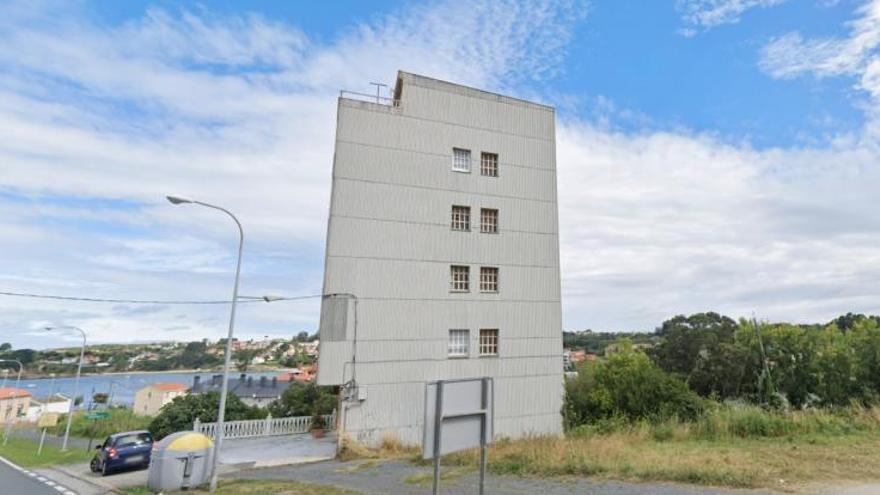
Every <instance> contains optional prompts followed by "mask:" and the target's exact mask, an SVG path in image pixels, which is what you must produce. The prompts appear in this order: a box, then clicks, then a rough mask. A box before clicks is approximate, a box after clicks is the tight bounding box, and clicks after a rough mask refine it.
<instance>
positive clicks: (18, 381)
mask: <svg viewBox="0 0 880 495" xmlns="http://www.w3.org/2000/svg"><path fill="white" fill-rule="evenodd" d="M0 363H17V364H18V378H16V379H15V388H16V389H19V388H20V387H21V370H22V369H23V368H24V365H22V364H21V361H19V360H18V359H0ZM4 371H6V370H4ZM10 407H11V406H10ZM15 420H16V422H18V411H16V412H15ZM11 425H12V422H11V421H10V422H8V423H6V431H5V432H4V433H3V445H6V443H7V442H8V441H9V428H10V427H11Z"/></svg>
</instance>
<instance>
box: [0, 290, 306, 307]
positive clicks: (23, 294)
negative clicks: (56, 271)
mask: <svg viewBox="0 0 880 495" xmlns="http://www.w3.org/2000/svg"><path fill="white" fill-rule="evenodd" d="M0 296H9V297H26V298H31V299H54V300H61V301H79V302H97V303H122V304H180V305H184V304H229V303H231V302H232V301H230V300H228V299H226V300H215V301H188V300H169V299H104V298H99V297H74V296H59V295H53V294H33V293H27V292H7V291H0ZM319 297H321V294H310V295H306V296H292V297H284V296H271V297H270V298H269V299H266V298H264V297H260V296H238V299H239V302H240V303H256V302H275V301H298V300H301V299H314V298H319Z"/></svg>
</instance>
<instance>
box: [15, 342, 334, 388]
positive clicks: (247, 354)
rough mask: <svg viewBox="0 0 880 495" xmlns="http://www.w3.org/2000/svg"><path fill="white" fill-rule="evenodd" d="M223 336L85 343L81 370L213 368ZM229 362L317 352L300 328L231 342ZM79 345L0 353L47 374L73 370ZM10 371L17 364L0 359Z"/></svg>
mask: <svg viewBox="0 0 880 495" xmlns="http://www.w3.org/2000/svg"><path fill="white" fill-rule="evenodd" d="M225 347H226V339H219V340H216V341H211V340H209V339H203V340H199V341H193V342H157V343H147V344H98V345H89V347H88V349H86V352H85V355H84V357H83V372H84V373H106V372H137V371H174V370H214V369H219V368H220V367H222V364H223V353H224V351H225ZM232 349H233V356H232V358H233V362H234V364H235V367H236V369H237V370H238V371H239V372H246V371H248V370H250V369H267V368H269V369H273V368H285V369H300V368H305V367H309V366H312V365H313V364H314V363H315V361H316V359H317V356H318V339H317V336H315V335H309V333H308V332H300V333H299V334H297V335H296V336H295V337H293V338H290V339H281V338H269V337H268V336H267V337H264V338H262V339H249V340H238V339H234V340H233V342H232ZM79 352H80V349H79V348H78V347H76V348H73V347H71V348H58V349H48V350H35V349H13V348H12V346H11V345H10V344H8V343H3V344H0V359H7V360H17V361H21V363H22V364H23V366H24V374H23V376H26V377H30V378H35V377H47V376H52V375H56V376H64V375H72V374H73V373H75V372H76V365H77V364H78V360H79ZM2 365H3V366H4V367H5V369H6V370H8V371H2V372H7V373H12V372H14V371H16V370H17V368H16V366H17V365H16V364H15V363H11V362H6V363H2Z"/></svg>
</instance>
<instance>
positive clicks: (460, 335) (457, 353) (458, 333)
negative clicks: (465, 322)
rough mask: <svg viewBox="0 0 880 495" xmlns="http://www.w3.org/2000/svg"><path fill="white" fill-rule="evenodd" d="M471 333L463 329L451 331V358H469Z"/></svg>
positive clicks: (449, 350)
mask: <svg viewBox="0 0 880 495" xmlns="http://www.w3.org/2000/svg"><path fill="white" fill-rule="evenodd" d="M470 345H471V332H470V330H467V329H463V328H454V329H451V330H449V349H448V352H449V357H467V356H468V355H469V354H470Z"/></svg>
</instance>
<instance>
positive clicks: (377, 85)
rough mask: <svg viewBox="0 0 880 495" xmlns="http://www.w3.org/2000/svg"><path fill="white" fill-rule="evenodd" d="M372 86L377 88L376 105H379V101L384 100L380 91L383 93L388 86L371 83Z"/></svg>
mask: <svg viewBox="0 0 880 495" xmlns="http://www.w3.org/2000/svg"><path fill="white" fill-rule="evenodd" d="M370 84H372V85H373V86H376V103H379V99H380V98H382V96H381V95H380V91H382V88H387V87H388V85H387V84H382V83H377V82H371V83H370Z"/></svg>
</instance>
